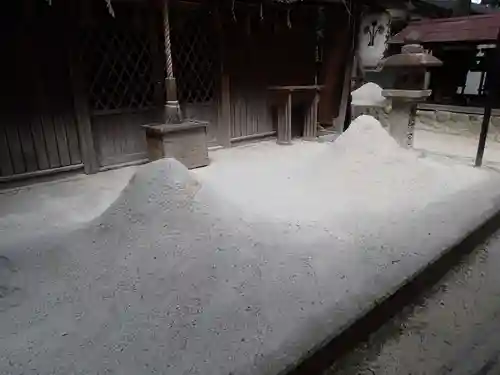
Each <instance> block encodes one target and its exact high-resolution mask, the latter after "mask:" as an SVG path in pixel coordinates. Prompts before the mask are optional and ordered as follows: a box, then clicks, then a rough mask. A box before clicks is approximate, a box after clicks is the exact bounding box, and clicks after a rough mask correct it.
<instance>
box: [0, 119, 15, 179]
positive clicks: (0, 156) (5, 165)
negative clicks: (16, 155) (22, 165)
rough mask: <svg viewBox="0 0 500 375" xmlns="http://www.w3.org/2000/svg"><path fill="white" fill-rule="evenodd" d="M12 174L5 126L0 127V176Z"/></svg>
mask: <svg viewBox="0 0 500 375" xmlns="http://www.w3.org/2000/svg"><path fill="white" fill-rule="evenodd" d="M12 174H14V169H13V167H12V160H11V159H10V152H9V144H8V143H7V134H6V133H5V125H2V126H0V176H10V175H12Z"/></svg>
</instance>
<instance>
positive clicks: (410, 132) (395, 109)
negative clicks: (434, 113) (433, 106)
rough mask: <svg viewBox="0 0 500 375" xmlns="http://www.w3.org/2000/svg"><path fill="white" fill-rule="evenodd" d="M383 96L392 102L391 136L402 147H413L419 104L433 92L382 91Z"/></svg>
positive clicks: (390, 115)
mask: <svg viewBox="0 0 500 375" xmlns="http://www.w3.org/2000/svg"><path fill="white" fill-rule="evenodd" d="M382 95H383V96H384V97H386V98H388V99H390V100H391V102H392V111H391V113H390V114H389V118H388V120H389V121H388V122H389V134H391V136H392V137H393V138H394V139H395V140H396V141H397V142H398V143H399V145H400V146H401V147H404V148H411V147H413V139H414V131H415V117H416V112H417V103H418V102H421V101H424V100H426V99H427V98H428V97H429V96H430V95H431V90H398V89H392V90H382Z"/></svg>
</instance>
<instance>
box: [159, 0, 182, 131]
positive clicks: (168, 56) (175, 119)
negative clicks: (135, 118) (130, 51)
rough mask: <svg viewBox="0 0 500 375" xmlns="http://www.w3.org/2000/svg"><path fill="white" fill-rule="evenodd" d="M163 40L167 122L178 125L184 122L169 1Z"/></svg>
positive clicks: (166, 4)
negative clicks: (173, 46)
mask: <svg viewBox="0 0 500 375" xmlns="http://www.w3.org/2000/svg"><path fill="white" fill-rule="evenodd" d="M163 39H164V42H165V62H166V72H167V76H166V77H165V90H166V97H167V102H166V103H165V121H166V122H167V123H172V124H178V123H180V122H181V121H182V115H181V109H180V106H179V101H178V100H177V85H176V83H175V76H174V67H173V63H172V44H171V41H170V22H169V14H168V1H167V0H164V2H163Z"/></svg>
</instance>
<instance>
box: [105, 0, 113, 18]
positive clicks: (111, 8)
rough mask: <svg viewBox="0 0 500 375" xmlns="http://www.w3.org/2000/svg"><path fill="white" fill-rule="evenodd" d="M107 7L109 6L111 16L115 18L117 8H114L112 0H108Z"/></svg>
mask: <svg viewBox="0 0 500 375" xmlns="http://www.w3.org/2000/svg"><path fill="white" fill-rule="evenodd" d="M106 7H107V8H108V12H109V14H110V15H111V17H113V18H115V10H114V9H113V5H112V4H111V0H106Z"/></svg>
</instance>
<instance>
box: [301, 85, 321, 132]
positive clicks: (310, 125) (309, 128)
mask: <svg viewBox="0 0 500 375" xmlns="http://www.w3.org/2000/svg"><path fill="white" fill-rule="evenodd" d="M318 102H319V92H318V91H315V92H314V96H313V98H312V101H311V104H310V106H309V108H308V109H307V113H306V118H305V121H304V139H306V140H315V139H316V136H317V127H318V124H317V122H318Z"/></svg>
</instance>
